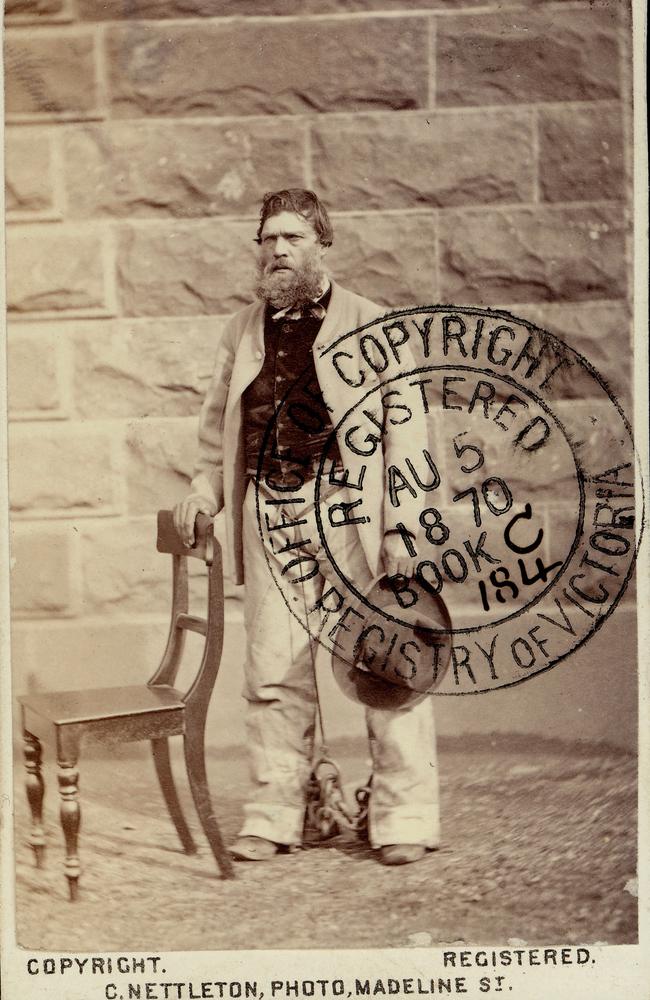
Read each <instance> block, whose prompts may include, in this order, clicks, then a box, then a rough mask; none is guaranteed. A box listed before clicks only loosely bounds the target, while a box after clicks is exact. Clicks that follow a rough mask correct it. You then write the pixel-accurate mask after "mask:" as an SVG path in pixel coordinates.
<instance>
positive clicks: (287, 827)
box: [240, 483, 440, 847]
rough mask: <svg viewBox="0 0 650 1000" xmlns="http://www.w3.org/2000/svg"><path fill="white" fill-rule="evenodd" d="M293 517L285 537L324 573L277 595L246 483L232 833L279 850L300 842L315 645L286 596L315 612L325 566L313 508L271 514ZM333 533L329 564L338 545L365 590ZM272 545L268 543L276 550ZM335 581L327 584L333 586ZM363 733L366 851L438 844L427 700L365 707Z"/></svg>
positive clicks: (342, 534)
mask: <svg viewBox="0 0 650 1000" xmlns="http://www.w3.org/2000/svg"><path fill="white" fill-rule="evenodd" d="M265 497H266V498H274V499H281V498H282V495H281V494H279V493H275V492H273V491H271V490H269V489H267V488H266V487H263V492H262V493H261V504H262V505H263V502H264V498H265ZM328 499H329V498H326V499H325V501H324V502H325V503H327V500H328ZM283 510H284V518H282V511H283ZM298 518H299V519H300V520H303V519H307V522H308V523H307V524H303V525H301V526H300V527H299V528H293V529H286V532H285V538H287V539H291V540H292V541H296V540H297V538H298V537H300V538H301V539H303V541H304V543H305V545H304V550H305V551H309V552H310V554H312V555H316V557H317V558H318V559H319V563H320V566H321V570H322V572H321V573H319V574H317V575H316V576H314V577H313V578H312V579H310V580H308V581H306V582H305V583H304V585H303V586H297V587H293V588H290V587H285V588H283V592H281V591H280V589H279V587H278V584H277V583H276V581H275V580H274V579H273V578H272V575H271V573H270V571H269V565H268V563H267V559H269V560H275V561H276V563H277V567H276V568H277V574H276V575H277V577H279V575H280V569H281V567H282V565H283V563H281V562H279V560H278V557H277V556H275V555H274V553H273V552H270V551H269V550H268V548H267V550H266V552H265V549H264V545H263V542H262V538H261V534H260V531H259V527H258V523H257V513H256V503H255V489H254V486H253V483H251V484H250V485H249V487H248V491H247V494H246V500H245V504H244V525H243V529H244V537H243V540H244V567H245V579H246V586H245V597H244V616H245V627H246V637H247V657H246V665H245V686H244V697H245V698H246V700H247V703H248V704H247V717H246V726H247V737H248V751H249V755H250V764H251V772H252V781H253V793H252V796H251V797H250V800H249V802H248V804H247V805H246V806H245V807H244V814H245V819H244V824H243V827H242V830H241V834H240V835H241V836H256V837H264V838H266V839H268V840H273V841H275V842H276V843H278V844H287V845H291V844H299V843H300V842H301V839H302V831H303V822H304V814H305V795H306V784H307V781H308V778H309V774H310V770H311V761H312V753H313V742H314V730H315V720H316V690H315V683H314V658H315V655H314V654H315V650H314V648H313V647H315V646H316V641H315V640H313V639H312V640H311V644H312V648H310V637H309V635H308V633H307V631H306V630H305V628H304V627H303V626H302V625H301V624H300V622H299V621H297V620H296V619H295V618H294V616H293V615H292V614H291V613H290V612H289V610H288V607H287V603H286V601H285V597H286V598H287V600H289V601H292V600H295V601H300V602H301V604H302V602H303V601H306V602H307V606H308V607H313V605H314V604H315V603H316V602H317V601H318V599H319V598H320V596H321V594H322V591H323V587H324V585H325V583H326V580H327V576H328V568H329V563H328V562H327V560H326V559H325V557H324V552H323V550H322V547H321V545H320V544H319V536H318V531H317V527H316V522H315V519H314V509H313V503H308V504H302V505H301V506H300V507H299V508H297V507H295V508H294V506H293V505H291V504H288V505H285V506H284V507H274V508H273V523H279V522H280V521H282V520H285V521H287V520H292V519H294V520H295V519H298ZM282 530H284V529H282ZM292 533H293V537H292ZM278 534H279V533H278ZM333 535H334V536H335V537H333V538H332V540H331V541H330V539H329V537H328V543H329V544H330V549H331V550H332V555H333V556H334V558H335V559H336V552H335V551H334V546H335V545H338V546H341V545H344V546H345V547H346V549H347V551H346V555H345V560H344V561H345V565H346V566H347V567H349V566H351V565H355V566H356V565H357V563H358V573H357V574H356V575H355V580H354V582H355V584H356V585H357V586H358V587H359V588H361V587H363V586H365V585H366V584H367V583H369V582H370V574H369V570H368V565H367V562H366V559H365V556H364V554H363V549H362V547H361V543H360V541H359V538H358V535H357V532H356V529H355V528H354V527H353V526H349V527H348V528H346V529H345V530H343V529H340V528H339V529H337V531H336V532H334V533H333ZM275 542H276V539H275V538H274V543H275ZM278 547H279V546H278V545H277V544H275V549H276V551H277V549H278ZM337 561H338V560H337ZM285 562H286V558H285ZM333 575H334V574H333V571H332V576H333ZM335 579H337V578H335ZM335 579H332V581H331V582H332V583H335ZM292 590H293V591H295V593H291V591H292ZM303 591H304V592H303ZM303 618H304V615H303ZM341 697H345V696H344V695H343V694H341ZM366 725H367V730H368V737H369V741H370V751H371V756H372V762H373V779H372V794H371V798H370V813H369V830H370V842H371V845H372V846H373V847H381V846H383V845H386V844H423V845H424V846H426V847H436V846H438V843H439V837H440V830H439V803H438V768H437V758H436V748H435V731H434V724H433V699H432V698H425V699H424V700H423V701H421V702H419V703H418V704H415V705H413V706H411V707H406V708H401V709H396V710H386V709H374V708H367V709H366Z"/></svg>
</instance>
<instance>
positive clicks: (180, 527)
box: [174, 493, 219, 549]
mask: <svg viewBox="0 0 650 1000" xmlns="http://www.w3.org/2000/svg"><path fill="white" fill-rule="evenodd" d="M218 513H219V507H218V505H217V504H216V503H215V502H214V500H210V498H209V497H202V496H200V495H199V494H198V493H190V494H189V496H186V497H185V499H184V500H181V501H180V503H177V504H176V506H175V507H174V527H175V528H176V531H177V532H178V534H179V535H180V536H181V540H182V542H183V545H185V546H186V547H187V548H188V549H190V548H191V547H192V546H193V545H194V540H195V539H194V522H195V521H196V515H197V514H207V515H208V517H214V515H215V514H218Z"/></svg>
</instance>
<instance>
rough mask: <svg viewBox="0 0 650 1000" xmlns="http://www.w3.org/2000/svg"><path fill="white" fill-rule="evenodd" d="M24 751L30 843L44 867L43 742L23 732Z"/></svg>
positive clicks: (37, 861) (40, 864)
mask: <svg viewBox="0 0 650 1000" xmlns="http://www.w3.org/2000/svg"><path fill="white" fill-rule="evenodd" d="M23 740H24V743H23V753H24V756H25V770H26V771H27V774H26V776H25V788H26V791H27V801H28V802H29V809H30V812H31V814H32V828H31V831H30V834H29V838H28V843H29V845H30V847H31V848H32V850H33V852H34V860H35V862H36V867H37V868H42V867H43V860H44V857H45V831H44V829H43V796H44V794H45V785H44V783H43V775H42V772H41V759H42V750H41V742H40V740H38V739H37V738H36V737H35V736H33V735H32V734H31V733H27V732H24V733H23Z"/></svg>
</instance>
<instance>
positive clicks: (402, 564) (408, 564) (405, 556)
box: [381, 531, 418, 579]
mask: <svg viewBox="0 0 650 1000" xmlns="http://www.w3.org/2000/svg"><path fill="white" fill-rule="evenodd" d="M381 558H382V561H383V564H384V572H385V573H386V575H387V576H395V574H396V573H401V574H402V575H403V576H405V577H407V578H408V579H410V578H411V577H413V576H415V567H416V566H417V562H418V560H417V556H410V555H409V553H408V552H407V550H406V546H405V545H404V539H403V538H402V536H401V535H400V534H399V532H396V531H391V532H387V533H386V534H385V535H384V544H383V546H382V550H381Z"/></svg>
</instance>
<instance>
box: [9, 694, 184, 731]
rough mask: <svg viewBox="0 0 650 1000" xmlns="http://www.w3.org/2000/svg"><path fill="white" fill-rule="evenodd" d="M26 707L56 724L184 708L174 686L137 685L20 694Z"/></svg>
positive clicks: (71, 723)
mask: <svg viewBox="0 0 650 1000" xmlns="http://www.w3.org/2000/svg"><path fill="white" fill-rule="evenodd" d="M18 700H19V701H20V703H21V704H22V705H23V707H24V708H25V709H27V710H28V711H30V712H35V713H36V715H40V716H42V717H43V718H44V719H47V720H48V721H49V722H51V723H52V724H53V725H55V726H66V725H75V724H80V723H92V722H104V721H108V720H109V719H119V718H121V717H122V716H133V715H145V714H147V713H150V712H165V711H173V710H174V709H176V710H178V709H181V710H182V709H184V707H185V702H184V701H183V696H182V695H181V693H180V691H177V690H176V688H173V687H164V686H162V685H157V686H156V687H148V686H147V685H146V684H139V685H134V686H127V687H115V688H91V689H90V690H88V691H50V692H48V693H46V694H31V695H23V696H22V697H20V698H19V699H18Z"/></svg>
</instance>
